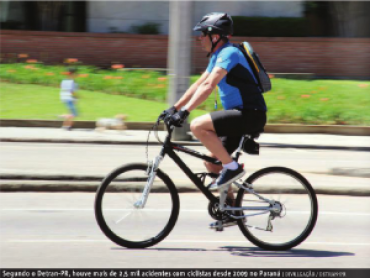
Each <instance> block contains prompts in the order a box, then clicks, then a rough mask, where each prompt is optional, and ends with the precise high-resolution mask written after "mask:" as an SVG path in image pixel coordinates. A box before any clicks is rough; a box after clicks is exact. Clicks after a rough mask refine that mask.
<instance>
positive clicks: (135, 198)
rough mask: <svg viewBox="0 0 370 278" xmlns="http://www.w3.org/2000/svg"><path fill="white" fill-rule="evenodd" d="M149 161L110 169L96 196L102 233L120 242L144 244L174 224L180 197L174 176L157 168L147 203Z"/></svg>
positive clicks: (153, 241)
mask: <svg viewBox="0 0 370 278" xmlns="http://www.w3.org/2000/svg"><path fill="white" fill-rule="evenodd" d="M147 168H148V166H147V165H146V164H141V163H140V164H128V165H126V166H123V167H121V168H118V169H117V170H115V171H113V172H112V173H110V174H109V175H108V176H107V177H106V178H105V179H104V180H103V182H102V184H101V185H100V186H99V188H98V190H97V193H96V197H95V218H96V220H97V222H98V224H99V227H100V229H101V230H102V231H103V233H104V234H105V235H106V236H107V237H108V238H109V239H111V240H112V241H113V242H115V243H117V244H118V245H121V246H124V247H127V248H145V247H149V246H153V245H155V244H157V243H158V242H160V241H161V240H163V239H164V238H165V237H166V236H167V235H168V234H169V233H170V232H171V230H172V229H173V227H174V226H175V223H176V220H177V217H178V214H179V210H180V201H179V195H178V192H177V190H176V187H175V185H174V184H173V182H172V181H171V179H170V178H169V177H168V176H167V175H166V174H164V173H163V172H162V171H160V170H159V169H158V171H157V175H156V177H155V179H154V182H153V185H152V188H151V191H150V194H149V196H148V198H147V201H146V204H145V206H144V207H142V208H141V207H140V205H139V204H140V200H142V196H143V194H142V193H143V190H144V187H145V185H146V183H147V180H148V173H147Z"/></svg>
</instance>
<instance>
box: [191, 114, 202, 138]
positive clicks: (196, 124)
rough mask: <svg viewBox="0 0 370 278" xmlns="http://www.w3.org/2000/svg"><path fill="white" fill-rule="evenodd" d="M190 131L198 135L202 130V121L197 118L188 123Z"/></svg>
mask: <svg viewBox="0 0 370 278" xmlns="http://www.w3.org/2000/svg"><path fill="white" fill-rule="evenodd" d="M190 130H191V132H193V133H194V134H198V133H199V132H200V131H201V130H202V121H201V120H199V118H196V119H194V120H192V121H191V123H190Z"/></svg>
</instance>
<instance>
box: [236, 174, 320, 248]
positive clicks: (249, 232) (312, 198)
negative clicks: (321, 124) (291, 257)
mask: <svg viewBox="0 0 370 278" xmlns="http://www.w3.org/2000/svg"><path fill="white" fill-rule="evenodd" d="M272 174H279V175H283V177H285V176H284V175H287V177H290V178H293V179H295V180H296V181H298V182H299V183H300V184H301V186H302V188H303V189H304V190H302V189H301V190H300V191H297V190H296V191H294V190H292V189H289V188H285V189H279V188H277V189H275V191H274V189H268V190H270V191H271V190H272V191H271V192H270V194H276V192H279V190H280V191H281V192H288V193H282V194H286V195H288V194H290V193H289V192H291V193H294V194H297V193H306V194H307V195H308V197H305V195H302V194H301V196H300V197H299V198H300V199H302V198H304V200H305V203H307V204H310V206H311V208H310V209H311V211H309V212H308V213H310V215H309V216H308V217H307V216H306V218H307V220H308V222H307V224H306V225H305V226H304V229H303V230H302V232H300V233H299V235H298V236H297V237H295V238H294V239H293V240H290V241H287V242H278V243H277V242H276V243H271V242H266V240H262V239H261V238H259V237H258V236H256V235H255V234H258V233H259V234H261V235H262V236H261V237H263V236H265V235H264V234H263V233H262V232H260V231H259V230H256V227H253V226H252V228H251V226H250V227H248V222H249V221H250V219H251V220H252V219H253V217H260V216H251V217H247V221H246V222H247V223H245V222H243V220H238V226H239V229H240V230H241V232H242V233H243V234H244V236H245V237H246V238H247V239H248V240H249V241H251V242H252V243H253V244H255V245H256V246H258V247H260V248H263V249H266V250H271V251H283V250H289V249H291V248H293V247H295V246H297V245H299V244H300V243H302V242H303V241H304V240H305V239H306V238H307V237H308V236H309V235H310V234H311V232H312V230H313V228H314V227H315V224H316V221H317V215H318V202H317V197H316V194H315V191H314V190H313V188H312V186H311V184H310V183H309V182H308V181H307V180H306V179H305V178H304V177H303V176H302V175H301V174H299V173H298V172H296V171H294V170H292V169H289V168H285V167H269V168H264V169H261V170H259V171H257V172H255V173H253V174H252V175H251V176H249V177H248V178H247V179H246V182H247V183H248V184H252V185H253V187H254V190H255V192H256V193H258V194H261V193H260V192H259V191H258V190H259V188H258V187H259V186H258V185H256V184H258V180H261V179H262V178H263V177H266V176H268V175H272ZM275 177H277V175H275ZM265 180H266V179H265ZM271 180H274V179H271ZM260 187H262V186H260ZM245 193H246V191H245V190H244V189H239V191H238V195H237V199H236V206H238V207H241V206H242V202H243V197H244V195H245ZM267 194H268V193H267ZM261 195H262V196H264V194H263V193H262V194H261ZM290 195H291V194H290ZM295 196H297V195H295ZM297 198H298V197H296V198H295V199H297ZM299 198H298V199H299ZM293 202H294V201H293ZM299 202H300V201H299ZM299 202H298V203H299ZM286 213H289V211H288V209H287V210H286ZM291 213H293V214H294V212H291ZM242 214H243V213H242ZM306 214H307V213H306ZM290 215H292V214H290ZM302 215H303V214H302ZM300 218H303V217H302V216H299V215H298V217H297V218H296V219H298V220H299V219H300ZM282 219H284V218H282ZM281 223H282V222H281ZM281 226H282V224H281ZM292 226H294V223H293V225H292ZM274 229H275V227H274ZM282 229H283V228H282ZM272 232H275V231H272ZM287 233H289V231H287ZM266 238H268V235H267V236H266Z"/></svg>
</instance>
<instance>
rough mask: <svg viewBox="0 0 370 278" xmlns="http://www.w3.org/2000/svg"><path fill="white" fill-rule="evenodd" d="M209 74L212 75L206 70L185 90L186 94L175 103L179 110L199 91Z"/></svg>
mask: <svg viewBox="0 0 370 278" xmlns="http://www.w3.org/2000/svg"><path fill="white" fill-rule="evenodd" d="M209 75H210V74H209V72H207V71H205V72H204V73H203V74H202V75H201V76H200V77H199V78H198V80H197V81H196V82H195V83H194V84H192V85H191V86H190V87H189V89H187V91H186V92H185V94H184V95H183V96H182V97H181V98H180V99H179V100H178V101H177V102H176V104H175V105H174V106H175V108H176V110H177V111H178V110H180V109H181V107H183V106H184V105H186V104H187V103H188V102H189V100H190V99H191V97H192V96H193V95H194V93H195V92H196V91H197V89H198V88H199V86H200V85H201V84H202V83H203V82H204V81H205V80H206V79H207V77H208V76H209Z"/></svg>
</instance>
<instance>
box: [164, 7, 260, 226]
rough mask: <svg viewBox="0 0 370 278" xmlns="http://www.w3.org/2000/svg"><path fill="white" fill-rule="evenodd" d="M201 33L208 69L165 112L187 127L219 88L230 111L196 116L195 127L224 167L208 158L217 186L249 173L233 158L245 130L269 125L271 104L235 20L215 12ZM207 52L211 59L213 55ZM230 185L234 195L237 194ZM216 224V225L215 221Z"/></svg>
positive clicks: (229, 221)
mask: <svg viewBox="0 0 370 278" xmlns="http://www.w3.org/2000/svg"><path fill="white" fill-rule="evenodd" d="M194 31H200V32H201V35H200V37H199V39H200V42H201V45H202V47H203V49H204V50H205V51H207V52H208V56H210V61H209V64H208V66H207V69H206V71H205V72H204V73H203V74H202V75H201V77H200V78H199V79H198V80H197V81H196V82H195V83H194V84H193V85H191V86H190V87H189V89H188V90H187V91H186V92H185V94H184V95H183V96H182V97H181V98H180V100H179V101H177V103H176V104H175V105H174V106H173V107H171V108H169V109H167V110H165V111H164V112H163V113H162V115H164V116H167V117H169V119H170V122H171V123H172V124H173V125H174V126H177V127H181V126H182V124H183V122H184V121H185V120H186V118H187V117H188V116H189V113H190V112H191V111H192V110H193V109H195V108H196V107H197V106H199V105H200V104H201V103H202V102H204V101H205V100H206V99H207V97H208V96H209V95H210V94H211V93H212V91H213V90H214V89H215V87H216V86H218V89H219V94H220V99H221V103H222V105H223V108H224V109H225V110H222V111H215V112H212V113H210V114H206V115H203V116H200V117H198V118H195V119H194V120H193V121H192V122H191V125H190V129H191V131H192V133H193V134H194V136H195V137H196V138H198V139H199V140H200V141H201V142H202V144H203V145H204V146H205V147H206V148H207V149H208V150H209V151H210V154H209V155H210V156H213V157H216V158H217V159H218V160H220V161H221V162H222V166H219V165H214V164H211V163H208V162H205V166H206V168H207V170H208V171H210V172H213V173H219V172H220V171H221V170H222V171H221V174H220V175H219V177H218V179H217V180H216V181H215V184H214V187H215V188H219V187H226V186H228V185H230V184H231V183H232V182H234V181H236V180H237V179H239V178H241V177H243V175H244V174H245V171H244V170H243V167H242V165H240V164H238V163H237V162H236V161H234V160H233V159H232V157H231V154H232V153H233V152H234V151H235V150H236V149H237V148H238V146H239V143H240V140H241V137H242V136H243V135H245V134H250V133H256V132H262V131H263V127H264V126H265V124H266V111H267V108H266V104H265V100H264V98H263V95H262V91H261V89H260V88H259V87H258V85H256V84H258V83H257V80H256V78H255V76H254V75H253V71H252V69H251V68H250V66H249V64H248V62H247V60H246V59H245V57H244V55H243V53H242V52H241V51H240V50H238V49H237V48H236V47H234V46H233V45H232V44H231V43H230V42H229V38H230V36H231V35H232V33H233V21H232V19H231V17H230V16H229V15H228V14H226V13H210V14H207V15H205V16H204V17H203V18H202V20H201V21H200V22H199V23H198V24H197V25H196V26H195V27H194ZM208 56H207V57H208ZM232 192H233V191H232V188H231V186H229V191H228V197H229V198H232V199H234V198H233V193H232ZM235 224H236V222H235V220H233V219H231V218H230V219H226V220H225V221H223V226H224V227H227V226H231V225H235ZM210 227H211V228H215V227H216V223H212V224H211V225H210Z"/></svg>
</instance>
